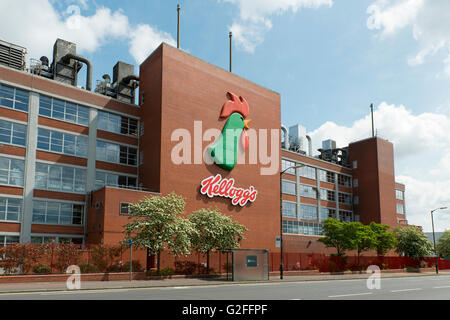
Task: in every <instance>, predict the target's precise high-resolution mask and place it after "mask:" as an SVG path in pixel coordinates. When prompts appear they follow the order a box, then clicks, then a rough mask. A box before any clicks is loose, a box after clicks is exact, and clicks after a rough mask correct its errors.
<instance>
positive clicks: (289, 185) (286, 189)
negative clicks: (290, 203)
mask: <svg viewBox="0 0 450 320" xmlns="http://www.w3.org/2000/svg"><path fill="white" fill-rule="evenodd" d="M295 189H296V184H295V182H289V181H283V182H282V190H283V193H287V194H294V195H295V194H296V192H295Z"/></svg>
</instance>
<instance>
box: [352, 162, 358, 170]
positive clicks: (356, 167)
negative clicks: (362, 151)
mask: <svg viewBox="0 0 450 320" xmlns="http://www.w3.org/2000/svg"><path fill="white" fill-rule="evenodd" d="M353 169H358V161H356V160H353Z"/></svg>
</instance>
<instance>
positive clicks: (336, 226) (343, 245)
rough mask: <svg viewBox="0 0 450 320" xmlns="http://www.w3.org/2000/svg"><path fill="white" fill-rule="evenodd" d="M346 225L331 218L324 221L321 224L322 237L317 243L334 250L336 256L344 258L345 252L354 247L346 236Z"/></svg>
mask: <svg viewBox="0 0 450 320" xmlns="http://www.w3.org/2000/svg"><path fill="white" fill-rule="evenodd" d="M346 224H347V223H346V222H341V221H339V220H336V219H333V218H328V219H326V220H325V221H324V222H323V234H324V237H323V238H320V239H319V240H317V241H319V242H322V243H323V244H324V245H325V246H326V247H328V248H335V249H336V251H337V255H338V256H344V254H345V251H346V250H351V249H353V247H354V243H353V242H352V240H351V239H350V238H349V237H348V236H347V234H346V230H345V225H346Z"/></svg>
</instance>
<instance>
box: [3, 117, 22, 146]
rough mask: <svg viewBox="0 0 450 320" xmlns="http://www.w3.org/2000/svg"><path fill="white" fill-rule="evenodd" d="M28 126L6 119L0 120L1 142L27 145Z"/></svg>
mask: <svg viewBox="0 0 450 320" xmlns="http://www.w3.org/2000/svg"><path fill="white" fill-rule="evenodd" d="M26 139H27V126H25V125H23V124H18V123H14V122H9V121H5V120H0V143H7V144H14V145H18V146H25V142H26Z"/></svg>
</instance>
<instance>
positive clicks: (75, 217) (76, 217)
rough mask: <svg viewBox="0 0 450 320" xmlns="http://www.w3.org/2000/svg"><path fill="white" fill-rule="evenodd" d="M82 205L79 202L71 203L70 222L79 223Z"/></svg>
mask: <svg viewBox="0 0 450 320" xmlns="http://www.w3.org/2000/svg"><path fill="white" fill-rule="evenodd" d="M83 211H84V206H83V205H80V204H74V205H73V219H72V224H81V222H82V217H83Z"/></svg>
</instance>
